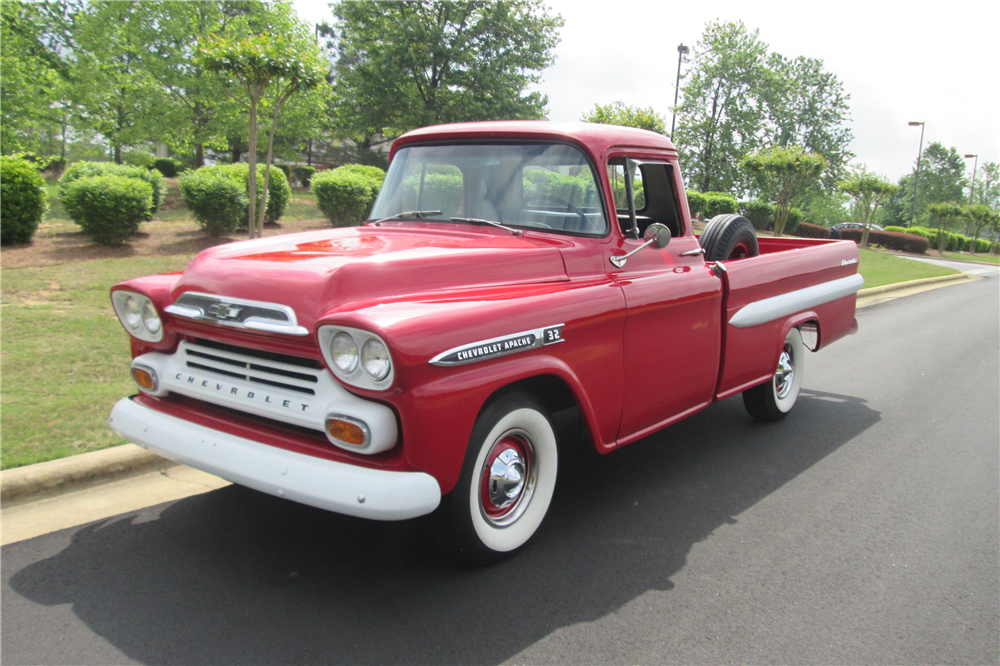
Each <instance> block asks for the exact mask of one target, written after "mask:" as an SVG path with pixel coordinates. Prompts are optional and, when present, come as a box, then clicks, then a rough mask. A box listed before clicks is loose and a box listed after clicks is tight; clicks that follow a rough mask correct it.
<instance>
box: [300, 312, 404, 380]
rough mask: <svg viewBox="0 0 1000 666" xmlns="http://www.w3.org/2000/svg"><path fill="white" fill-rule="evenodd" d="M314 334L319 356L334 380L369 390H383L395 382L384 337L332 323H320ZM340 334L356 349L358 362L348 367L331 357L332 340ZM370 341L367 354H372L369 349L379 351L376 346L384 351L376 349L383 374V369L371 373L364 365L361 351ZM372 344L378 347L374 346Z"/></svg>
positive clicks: (389, 351) (392, 364)
mask: <svg viewBox="0 0 1000 666" xmlns="http://www.w3.org/2000/svg"><path fill="white" fill-rule="evenodd" d="M317 334H318V335H317V337H318V339H319V344H320V349H321V350H322V352H323V359H324V360H325V361H326V366H327V368H329V370H330V372H331V373H333V375H334V376H335V377H336V378H337V379H339V380H340V381H342V382H344V383H345V384H347V385H348V386H354V387H357V388H361V389H368V390H372V391H385V390H387V389H389V388H391V387H392V385H393V382H394V381H395V365H394V363H393V360H392V351H391V350H390V349H389V345H387V344H386V342H385V340H383V339H382V338H381V337H379V336H378V335H376V334H375V333H372V332H370V331H366V330H363V329H360V328H352V327H348V326H335V325H330V324H326V325H322V326H320V327H319V329H318V330H317ZM342 334H343V335H345V336H347V337H348V338H350V340H351V341H353V343H354V345H355V348H356V349H357V350H358V357H357V358H358V362H357V363H356V364H353V366H352V367H351V368H350V370H346V369H345V368H342V367H340V366H339V365H338V364H337V362H336V360H335V358H334V353H333V341H334V339H335V338H337V337H338V336H340V335H342ZM340 340H341V341H342V342H344V343H346V342H347V338H340ZM371 341H374V342H373V343H372V345H371V346H369V347H368V349H369V354H372V352H379V350H380V349H381V350H384V353H383V352H379V354H378V357H379V359H381V360H382V361H383V362H384V363H386V364H387V365H388V368H387V371H386V372H384V373H383V372H382V371H383V370H385V369H386V368H377V369H376V370H377V371H376V372H375V373H374V376H373V375H372V374H371V373H370V371H369V370H366V369H365V367H364V365H365V360H364V351H363V350H364V349H365V345H367V344H368V343H369V342H371ZM375 343H377V345H380V346H376V345H375ZM345 346H346V345H345ZM373 360H374V359H373ZM345 367H348V366H345ZM373 369H374V368H373ZM379 375H381V378H380V379H376V377H378V376H379Z"/></svg>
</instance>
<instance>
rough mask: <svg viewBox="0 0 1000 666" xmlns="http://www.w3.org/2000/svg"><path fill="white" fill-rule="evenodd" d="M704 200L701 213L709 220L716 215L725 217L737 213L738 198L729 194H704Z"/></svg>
mask: <svg viewBox="0 0 1000 666" xmlns="http://www.w3.org/2000/svg"><path fill="white" fill-rule="evenodd" d="M701 196H702V198H703V203H702V206H703V208H702V209H701V212H702V213H704V215H705V217H708V218H709V219H711V218H713V217H715V216H716V215H725V214H727V213H735V212H736V206H737V203H736V197H734V196H733V195H732V194H729V193H728V192H702V193H701Z"/></svg>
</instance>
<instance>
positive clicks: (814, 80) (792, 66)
mask: <svg viewBox="0 0 1000 666" xmlns="http://www.w3.org/2000/svg"><path fill="white" fill-rule="evenodd" d="M768 67H769V68H770V69H771V70H772V71H774V72H776V73H777V76H775V77H774V78H773V79H772V81H773V85H774V89H773V90H772V91H771V93H770V95H769V96H768V100H767V101H768V118H769V127H768V135H769V137H770V138H769V140H770V142H771V143H774V144H776V145H779V146H802V147H803V148H805V149H806V150H808V151H811V152H814V153H818V154H820V155H822V156H823V157H825V158H826V161H827V162H828V163H829V165H828V166H827V168H826V169H825V170H824V172H823V179H824V181H825V182H823V183H822V184H823V186H824V189H826V190H827V191H833V190H835V189H836V187H835V185H836V184H837V182H838V181H839V180H841V179H842V178H843V177H844V175H845V174H844V170H845V168H846V166H847V163H848V162H849V161H850V160H851V158H853V157H854V154H853V153H852V152H851V151H850V149H849V146H850V143H851V139H852V138H853V134H852V132H851V130H850V128H849V127H847V126H846V125H845V122H846V121H847V120H848V112H849V107H848V104H847V101H848V100H849V99H850V95H848V94H847V93H845V92H844V84H843V83H841V82H840V80H839V79H838V78H837V77H836V76H835V75H833V74H832V73H830V72H826V71H824V70H823V61H822V60H817V59H815V58H805V57H802V56H799V57H798V58H795V59H794V60H789V59H787V58H785V57H784V56H781V55H779V54H777V53H773V54H771V56H770V58H769V59H768Z"/></svg>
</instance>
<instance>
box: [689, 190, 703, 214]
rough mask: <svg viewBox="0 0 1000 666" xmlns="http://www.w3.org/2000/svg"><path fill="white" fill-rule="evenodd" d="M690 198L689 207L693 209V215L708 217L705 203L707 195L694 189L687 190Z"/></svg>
mask: <svg viewBox="0 0 1000 666" xmlns="http://www.w3.org/2000/svg"><path fill="white" fill-rule="evenodd" d="M687 198H688V209H689V210H690V211H691V217H707V216H708V213H706V212H705V211H706V208H707V206H706V205H705V195H704V194H702V193H701V192H694V191H692V190H688V191H687Z"/></svg>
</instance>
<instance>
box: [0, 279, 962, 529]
mask: <svg viewBox="0 0 1000 666" xmlns="http://www.w3.org/2000/svg"><path fill="white" fill-rule="evenodd" d="M966 279H975V278H973V276H970V275H968V274H965V273H960V274H957V275H946V276H943V277H935V278H925V279H922V280H912V281H910V282H900V283H897V284H890V285H884V286H881V287H874V288H870V289H862V290H861V291H860V292H858V304H857V307H858V308H864V307H869V306H871V305H875V304H877V303H881V302H884V301H887V300H891V299H894V298H902V297H904V296H909V295H911V294H915V293H920V292H923V291H928V290H930V289H936V288H939V287H945V286H948V285H949V284H952V283H955V282H956V281H958V280H966ZM226 485H229V482H227V481H224V480H222V479H219V478H218V477H215V476H212V475H210V474H205V473H204V472H199V471H197V470H194V469H191V468H189V467H185V466H183V465H179V464H177V463H174V462H171V461H169V460H165V459H164V458H160V457H159V456H157V455H154V454H152V453H149V452H148V451H146V450H145V449H142V448H140V447H138V446H135V445H134V444H125V445H122V446H117V447H114V448H110V449H104V450H101V451H92V452H90V453H83V454H80V455H76V456H70V457H68V458H62V459H60V460H51V461H48V462H43V463H38V464H35V465H27V466H25V467H16V468H14V469H9V470H5V471H3V472H0V504H2V509H3V512H2V513H3V530H2V543H3V544H7V543H13V542H14V541H20V540H23V539H27V538H31V537H33V536H38V535H39V534H45V533H47V532H48V531H52V530H53V529H63V528H66V527H73V526H75V525H80V524H83V523H85V522H91V521H93V520H99V519H100V518H103V517H108V516H112V515H118V514H120V513H124V512H127V511H132V510H137V509H141V508H143V507H145V506H150V505H152V504H157V503H160V502H167V501H171V500H176V499H181V498H183V497H189V496H191V495H194V494H197V493H202V492H207V491H208V490H214V489H216V488H221V487H223V486H226ZM104 486H107V488H103V487H104ZM102 489H103V491H102ZM55 508H58V509H59V510H58V511H53V509H55ZM109 511H110V513H109ZM43 513H44V514H45V515H53V514H54V515H56V516H57V517H56V518H55V519H54V520H53V519H47V520H46V521H42V520H40V519H39V518H38V516H40V515H42V514H43ZM40 530H41V531H40Z"/></svg>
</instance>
